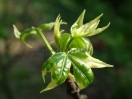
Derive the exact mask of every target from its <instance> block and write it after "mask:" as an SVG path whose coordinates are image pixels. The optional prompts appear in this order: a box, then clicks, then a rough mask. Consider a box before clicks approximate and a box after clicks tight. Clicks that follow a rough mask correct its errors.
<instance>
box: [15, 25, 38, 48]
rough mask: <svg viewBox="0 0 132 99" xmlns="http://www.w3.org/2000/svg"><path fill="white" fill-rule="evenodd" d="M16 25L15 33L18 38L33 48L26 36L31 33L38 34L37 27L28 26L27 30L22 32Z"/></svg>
mask: <svg viewBox="0 0 132 99" xmlns="http://www.w3.org/2000/svg"><path fill="white" fill-rule="evenodd" d="M13 27H14V35H15V37H16V38H18V39H20V40H21V41H22V42H23V43H24V44H25V45H27V46H28V47H30V48H32V46H30V45H28V44H27V43H26V42H25V38H26V37H27V36H28V35H29V34H37V31H36V28H34V27H32V28H28V29H26V30H25V31H23V32H22V33H20V32H19V31H18V29H17V28H16V26H15V25H13Z"/></svg>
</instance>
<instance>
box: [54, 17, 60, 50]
mask: <svg viewBox="0 0 132 99" xmlns="http://www.w3.org/2000/svg"><path fill="white" fill-rule="evenodd" d="M60 18H61V17H60V15H58V17H57V18H56V21H55V26H54V39H55V42H56V45H57V47H58V48H60V38H61V32H60V24H61V22H62V20H60Z"/></svg>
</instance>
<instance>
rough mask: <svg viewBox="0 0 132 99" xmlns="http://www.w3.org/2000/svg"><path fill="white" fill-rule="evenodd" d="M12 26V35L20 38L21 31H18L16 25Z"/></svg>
mask: <svg viewBox="0 0 132 99" xmlns="http://www.w3.org/2000/svg"><path fill="white" fill-rule="evenodd" d="M13 28H14V35H15V37H16V38H18V39H20V35H21V33H20V32H19V31H18V29H17V27H16V26H15V25H13Z"/></svg>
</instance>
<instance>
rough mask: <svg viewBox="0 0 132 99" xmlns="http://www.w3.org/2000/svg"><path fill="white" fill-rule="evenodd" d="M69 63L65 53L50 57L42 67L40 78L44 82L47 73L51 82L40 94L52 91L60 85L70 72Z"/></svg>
mask: <svg viewBox="0 0 132 99" xmlns="http://www.w3.org/2000/svg"><path fill="white" fill-rule="evenodd" d="M70 66H71V62H70V60H69V58H68V57H67V54H66V53H65V52H60V53H56V54H54V55H52V56H51V57H50V58H49V59H48V60H47V61H46V62H45V63H44V65H43V68H42V77H43V80H44V82H45V78H44V77H45V75H46V73H47V72H50V73H51V82H50V83H49V84H48V86H47V87H46V88H45V89H43V90H42V91H41V92H43V91H46V90H50V89H53V88H54V87H56V86H58V85H60V84H62V83H63V82H64V81H65V80H66V78H67V77H68V74H69V72H70Z"/></svg>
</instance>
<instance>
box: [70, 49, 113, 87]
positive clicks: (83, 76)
mask: <svg viewBox="0 0 132 99" xmlns="http://www.w3.org/2000/svg"><path fill="white" fill-rule="evenodd" d="M68 56H69V59H70V60H71V63H72V65H73V76H74V77H75V81H76V82H77V84H78V86H79V87H80V88H81V89H83V88H86V87H87V86H88V85H89V84H91V83H92V81H93V78H94V76H93V73H92V70H91V68H103V67H113V66H112V65H109V64H106V63H104V62H102V61H100V60H98V59H95V58H93V57H91V56H90V54H89V53H88V52H87V51H86V50H78V49H72V50H71V51H69V52H68Z"/></svg>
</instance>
